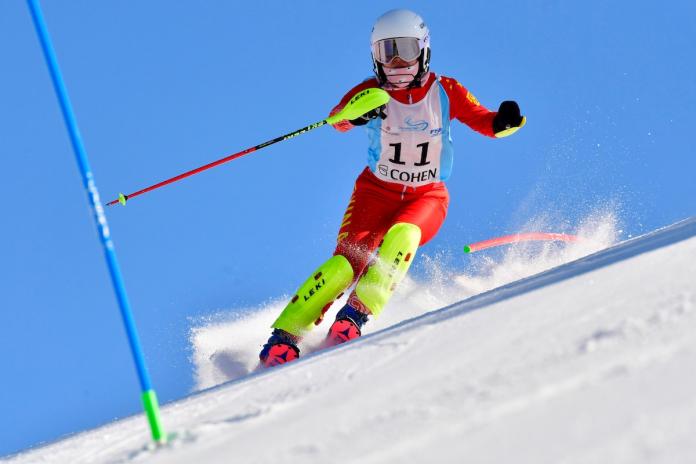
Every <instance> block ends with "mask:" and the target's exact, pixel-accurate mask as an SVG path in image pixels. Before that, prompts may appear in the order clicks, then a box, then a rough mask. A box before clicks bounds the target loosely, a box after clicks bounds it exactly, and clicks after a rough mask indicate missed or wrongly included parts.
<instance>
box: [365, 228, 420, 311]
mask: <svg viewBox="0 0 696 464" xmlns="http://www.w3.org/2000/svg"><path fill="white" fill-rule="evenodd" d="M420 239H421V230H420V228H419V227H418V226H416V225H414V224H408V223H399V224H395V225H393V226H392V227H391V228H390V229H389V231H388V232H387V233H386V234H385V235H384V241H383V242H382V244H381V245H380V247H379V249H378V251H377V257H376V259H375V260H374V262H373V263H372V264H371V265H370V267H369V268H368V270H367V272H366V273H365V274H363V276H362V277H361V278H360V280H359V281H358V285H357V286H356V287H355V293H356V295H357V296H358V298H360V301H361V302H362V303H363V304H364V305H365V306H367V308H368V309H369V310H370V311H371V312H372V314H373V315H375V316H378V315H379V314H380V313H381V312H382V310H383V309H384V306H385V305H386V304H387V301H389V298H391V296H392V294H393V293H394V289H395V288H396V286H397V285H398V283H399V282H401V279H403V278H404V276H405V275H406V272H407V271H408V268H409V267H410V266H411V263H412V262H413V258H414V256H415V254H416V250H417V249H418V244H419V243H420Z"/></svg>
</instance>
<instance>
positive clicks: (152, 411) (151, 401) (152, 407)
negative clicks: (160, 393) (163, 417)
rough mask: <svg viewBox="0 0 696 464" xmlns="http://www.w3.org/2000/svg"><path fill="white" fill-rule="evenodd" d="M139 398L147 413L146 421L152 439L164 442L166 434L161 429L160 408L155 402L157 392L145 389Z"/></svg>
mask: <svg viewBox="0 0 696 464" xmlns="http://www.w3.org/2000/svg"><path fill="white" fill-rule="evenodd" d="M141 399H142V401H143V407H144V408H145V413H146V414H147V421H148V423H149V424H150V431H151V432H152V439H153V440H154V441H155V442H157V443H159V444H164V443H166V442H167V434H166V433H165V432H164V430H163V429H162V422H161V421H160V409H159V404H158V403H157V394H156V393H155V391H154V390H147V391H145V392H143V394H142V396H141Z"/></svg>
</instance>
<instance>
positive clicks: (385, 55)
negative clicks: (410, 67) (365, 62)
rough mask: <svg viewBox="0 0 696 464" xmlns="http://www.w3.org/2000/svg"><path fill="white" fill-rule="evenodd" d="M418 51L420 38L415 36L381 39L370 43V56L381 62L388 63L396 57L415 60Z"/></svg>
mask: <svg viewBox="0 0 696 464" xmlns="http://www.w3.org/2000/svg"><path fill="white" fill-rule="evenodd" d="M420 53H421V46H420V40H418V39H417V38H415V37H396V38H393V39H383V40H378V41H377V42H375V43H374V44H373V45H372V56H374V58H375V60H377V61H378V62H380V63H382V64H389V63H391V62H392V61H393V60H394V58H396V57H399V58H401V59H402V60H404V61H415V60H417V59H418V57H419V56H420Z"/></svg>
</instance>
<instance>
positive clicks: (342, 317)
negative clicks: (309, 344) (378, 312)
mask: <svg viewBox="0 0 696 464" xmlns="http://www.w3.org/2000/svg"><path fill="white" fill-rule="evenodd" d="M367 320H368V316H367V314H365V313H363V312H360V311H358V310H357V309H355V308H353V307H352V306H350V305H349V304H346V305H345V306H344V307H343V308H341V310H340V311H339V312H338V314H336V320H335V321H334V323H333V324H332V325H331V327H330V328H329V333H328V335H327V336H326V340H325V341H324V346H325V347H327V348H328V347H330V346H335V345H338V344H341V343H345V342H347V341H349V340H352V339H354V338H358V337H359V336H360V335H361V332H360V328H361V327H362V326H363V325H364V324H365V323H366V322H367Z"/></svg>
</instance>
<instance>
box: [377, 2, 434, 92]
mask: <svg viewBox="0 0 696 464" xmlns="http://www.w3.org/2000/svg"><path fill="white" fill-rule="evenodd" d="M370 44H371V48H372V65H373V66H374V71H375V74H376V75H377V80H378V81H379V82H380V84H382V85H384V84H391V85H392V86H393V87H396V88H405V87H418V86H420V83H421V78H422V77H423V76H424V75H425V73H427V72H428V69H429V68H430V31H429V30H428V26H426V25H425V22H424V21H423V18H421V17H420V16H418V15H417V14H416V13H414V12H413V11H410V10H403V9H398V10H390V11H387V12H386V13H384V14H383V15H382V16H380V17H379V18H377V21H376V22H375V25H374V26H373V27H372V35H371V37H370ZM396 57H399V58H401V59H402V60H404V61H407V62H413V61H416V60H417V61H416V64H414V65H412V66H409V67H406V68H389V67H387V71H386V72H385V67H384V65H385V64H389V63H390V62H391V61H392V60H394V58H396Z"/></svg>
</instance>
